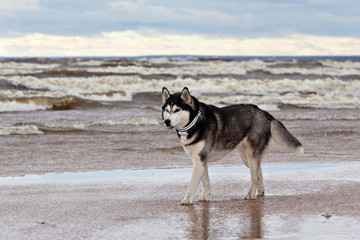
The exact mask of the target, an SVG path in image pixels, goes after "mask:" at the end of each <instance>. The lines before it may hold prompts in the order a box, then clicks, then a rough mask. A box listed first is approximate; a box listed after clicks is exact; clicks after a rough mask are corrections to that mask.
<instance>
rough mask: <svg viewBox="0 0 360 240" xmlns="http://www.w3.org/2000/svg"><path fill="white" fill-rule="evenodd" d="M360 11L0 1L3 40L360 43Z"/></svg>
mask: <svg viewBox="0 0 360 240" xmlns="http://www.w3.org/2000/svg"><path fill="white" fill-rule="evenodd" d="M19 11H22V12H21V14H14V13H19ZM359 11H360V5H359V4H358V0H344V1H335V0H328V1H320V0H307V1H301V0H293V1H285V0H257V1H253V0H227V1H220V0H211V1H207V0H197V1H193V0H183V1H168V0H146V1H145V0H103V1H98V0H78V1H73V0H51V1H48V0H15V1H14V0H0V34H1V35H3V36H6V35H7V33H8V32H21V33H33V32H41V33H43V34H54V35H68V36H73V35H80V36H91V35H95V34H100V33H101V32H117V31H126V30H133V31H137V30H139V29H143V28H147V29H152V30H155V31H166V32H169V33H181V34H217V35H221V36H226V37H250V38H258V37H263V36H266V37H271V36H286V35H290V34H294V33H300V34H311V35H323V36H348V37H360V31H357V28H358V26H360V15H359V14H358V12H359Z"/></svg>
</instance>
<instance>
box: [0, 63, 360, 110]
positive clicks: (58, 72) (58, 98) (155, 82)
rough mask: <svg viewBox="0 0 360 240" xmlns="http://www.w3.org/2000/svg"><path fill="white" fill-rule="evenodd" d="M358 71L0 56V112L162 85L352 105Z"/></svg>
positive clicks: (228, 98) (281, 101)
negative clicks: (9, 57)
mask: <svg viewBox="0 0 360 240" xmlns="http://www.w3.org/2000/svg"><path fill="white" fill-rule="evenodd" d="M359 79H360V61H349V60H347V61H343V60H342V61H338V60H329V59H325V60H324V59H319V60H314V59H311V60H297V59H290V60H289V59H288V60H284V59H201V58H197V59H194V58H189V59H187V58H149V59H146V58H143V59H25V60H21V59H20V60H1V61H0V112H7V111H34V110H48V109H71V108H72V107H74V106H78V107H79V106H87V104H88V102H89V101H90V102H92V103H95V102H98V103H99V102H124V101H125V102H129V101H133V100H134V99H133V96H135V95H136V94H143V93H160V91H161V89H162V87H164V86H165V87H168V88H169V89H170V90H171V91H172V92H173V91H180V90H181V89H182V88H183V87H184V86H187V87H189V89H190V91H191V92H192V94H193V95H195V96H197V97H199V98H200V99H202V100H204V101H208V102H210V103H214V104H220V105H227V104H232V103H255V104H259V105H262V106H264V108H265V109H279V108H281V107H282V106H293V107H301V108H352V109H358V108H359V106H360V105H359V102H360V80H359ZM2 82H3V83H2ZM143 96H145V97H146V95H143ZM149 100H151V99H149Z"/></svg>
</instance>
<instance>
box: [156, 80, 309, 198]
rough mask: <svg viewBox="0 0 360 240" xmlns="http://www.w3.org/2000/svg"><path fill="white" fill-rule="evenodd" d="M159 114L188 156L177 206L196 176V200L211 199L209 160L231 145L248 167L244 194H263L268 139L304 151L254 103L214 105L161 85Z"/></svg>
mask: <svg viewBox="0 0 360 240" xmlns="http://www.w3.org/2000/svg"><path fill="white" fill-rule="evenodd" d="M162 100H163V106H162V118H163V120H164V124H165V126H166V127H167V128H168V129H173V128H175V129H176V132H177V135H178V137H179V139H180V142H181V143H182V145H183V147H184V149H185V151H186V153H187V154H188V155H189V156H190V157H191V159H192V161H193V172H192V176H191V180H190V184H189V187H188V189H187V192H186V194H185V197H184V199H183V200H182V201H181V204H182V205H189V204H192V203H193V198H194V195H195V192H196V189H197V187H198V185H199V184H200V181H202V185H203V192H202V196H201V197H200V198H199V201H208V200H209V198H210V181H209V174H208V163H209V162H213V161H217V160H220V159H221V158H223V157H224V156H225V155H227V154H228V153H230V152H232V151H233V150H236V151H237V154H238V155H239V157H240V158H241V160H242V161H243V162H244V164H245V165H246V166H247V167H248V168H249V169H250V176H251V184H250V189H249V192H248V193H247V194H246V196H245V199H254V198H255V197H256V191H257V195H258V196H263V195H264V193H265V190H264V182H263V174H262V169H261V165H260V164H261V161H262V159H263V157H264V153H265V150H266V147H267V145H268V143H269V141H270V138H272V139H274V141H275V143H277V144H278V145H280V146H281V147H283V148H285V149H286V150H289V151H291V152H295V153H303V151H304V150H303V146H302V144H301V143H300V142H299V141H298V140H297V139H296V138H295V137H294V136H293V135H291V134H290V133H289V132H288V130H287V129H286V128H285V126H284V125H283V124H282V123H281V122H280V121H278V120H276V119H275V118H274V117H273V116H272V115H270V114H269V113H268V112H266V111H263V110H261V109H259V108H258V107H257V106H256V105H251V104H237V105H230V106H227V107H223V108H219V107H216V106H213V105H207V104H205V103H202V102H199V100H198V99H197V98H195V97H193V96H191V95H190V92H189V90H188V88H186V87H185V88H184V89H183V90H182V92H179V93H174V94H170V92H169V90H168V89H167V88H165V87H164V88H163V89H162Z"/></svg>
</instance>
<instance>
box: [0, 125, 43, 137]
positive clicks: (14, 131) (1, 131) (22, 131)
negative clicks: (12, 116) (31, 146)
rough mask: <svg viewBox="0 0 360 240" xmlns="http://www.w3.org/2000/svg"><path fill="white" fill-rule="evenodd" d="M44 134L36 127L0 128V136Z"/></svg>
mask: <svg viewBox="0 0 360 240" xmlns="http://www.w3.org/2000/svg"><path fill="white" fill-rule="evenodd" d="M40 134H44V132H42V131H40V130H39V129H38V128H37V126H34V125H24V126H11V127H5V128H0V135H1V136H4V135H40Z"/></svg>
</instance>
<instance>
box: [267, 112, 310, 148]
mask: <svg viewBox="0 0 360 240" xmlns="http://www.w3.org/2000/svg"><path fill="white" fill-rule="evenodd" d="M271 137H272V139H274V141H275V142H276V143H277V144H278V145H279V146H281V147H283V148H285V149H286V150H288V151H290V152H294V153H299V154H302V153H304V147H303V145H302V144H301V143H300V141H299V140H297V139H296V138H295V137H294V136H293V135H291V133H289V131H288V130H287V129H286V128H285V126H284V125H283V124H282V123H281V122H280V121H278V120H276V119H274V120H272V121H271Z"/></svg>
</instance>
